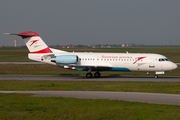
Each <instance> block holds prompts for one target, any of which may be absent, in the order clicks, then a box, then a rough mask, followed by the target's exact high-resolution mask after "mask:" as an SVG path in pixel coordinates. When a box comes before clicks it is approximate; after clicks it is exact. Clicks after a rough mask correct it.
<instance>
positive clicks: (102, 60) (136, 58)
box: [5, 31, 177, 78]
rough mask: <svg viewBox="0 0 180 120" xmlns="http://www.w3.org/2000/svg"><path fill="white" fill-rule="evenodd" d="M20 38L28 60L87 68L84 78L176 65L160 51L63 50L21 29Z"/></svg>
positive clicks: (157, 70)
mask: <svg viewBox="0 0 180 120" xmlns="http://www.w3.org/2000/svg"><path fill="white" fill-rule="evenodd" d="M5 34H9V35H18V36H20V37H22V39H23V40H24V42H25V44H26V46H27V48H28V49H29V51H30V53H29V54H28V57H29V59H31V60H35V61H40V62H44V63H48V64H52V65H57V66H59V67H62V68H66V69H72V70H79V71H88V73H87V74H86V77H87V78H92V76H93V75H92V73H91V71H96V72H95V73H94V77H97V78H98V77H100V76H101V74H100V71H128V72H133V71H134V72H137V71H138V72H139V71H140V72H147V73H149V72H155V76H154V77H155V78H158V74H164V73H165V71H171V70H174V69H176V68H177V65H176V64H175V63H173V62H171V61H169V60H168V59H167V58H166V57H165V56H163V55H160V54H142V53H128V52H126V53H92V52H66V51H62V50H57V49H53V48H49V47H48V46H47V45H46V44H45V43H44V41H43V40H42V39H41V37H40V36H39V35H38V34H37V33H35V32H31V31H28V32H21V33H19V34H13V33H5Z"/></svg>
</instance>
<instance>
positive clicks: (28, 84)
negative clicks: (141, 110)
mask: <svg viewBox="0 0 180 120" xmlns="http://www.w3.org/2000/svg"><path fill="white" fill-rule="evenodd" d="M0 90H3V91H4V90H10V91H26V90H29V91H38V90H57V91H121V92H147V93H170V94H180V82H134V81H27V80H25V81H23V80H8V81H7V80H1V81H0Z"/></svg>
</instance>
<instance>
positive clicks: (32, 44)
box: [30, 40, 39, 46]
mask: <svg viewBox="0 0 180 120" xmlns="http://www.w3.org/2000/svg"><path fill="white" fill-rule="evenodd" d="M37 41H39V40H33V41H31V42H32V44H31V45H33V44H34V43H35V42H37ZM31 45H30V46H31Z"/></svg>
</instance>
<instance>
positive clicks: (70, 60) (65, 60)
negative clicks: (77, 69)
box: [51, 55, 78, 64]
mask: <svg viewBox="0 0 180 120" xmlns="http://www.w3.org/2000/svg"><path fill="white" fill-rule="evenodd" d="M51 62H55V63H57V64H76V63H77V62H78V56H77V55H60V56H55V57H52V58H51Z"/></svg>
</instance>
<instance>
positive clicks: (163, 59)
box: [159, 58, 169, 61]
mask: <svg viewBox="0 0 180 120" xmlns="http://www.w3.org/2000/svg"><path fill="white" fill-rule="evenodd" d="M159 61H169V60H168V59H167V58H159Z"/></svg>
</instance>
